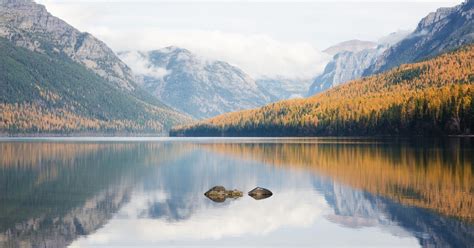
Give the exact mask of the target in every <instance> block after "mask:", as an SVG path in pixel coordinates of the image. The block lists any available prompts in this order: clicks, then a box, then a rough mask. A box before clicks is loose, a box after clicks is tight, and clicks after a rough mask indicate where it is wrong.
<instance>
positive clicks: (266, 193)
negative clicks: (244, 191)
mask: <svg viewBox="0 0 474 248" xmlns="http://www.w3.org/2000/svg"><path fill="white" fill-rule="evenodd" d="M248 194H249V196H251V197H252V198H254V199H255V200H262V199H266V198H268V197H270V196H272V195H273V193H272V192H271V191H270V190H268V189H265V188H261V187H257V188H255V189H252V190H251V191H250V192H249V193H248Z"/></svg>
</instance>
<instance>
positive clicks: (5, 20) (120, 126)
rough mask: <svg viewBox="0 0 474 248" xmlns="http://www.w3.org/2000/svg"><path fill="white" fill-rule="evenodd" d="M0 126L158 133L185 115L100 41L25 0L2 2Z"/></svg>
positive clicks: (13, 130) (10, 130)
mask: <svg viewBox="0 0 474 248" xmlns="http://www.w3.org/2000/svg"><path fill="white" fill-rule="evenodd" d="M0 47H1V49H0V68H1V70H0V71H1V73H0V83H1V85H2V91H1V92H0V112H1V113H2V115H1V118H0V119H1V120H2V121H0V133H2V134H18V133H62V134H64V133H75V134H77V133H90V132H101V133H155V134H157V133H162V132H164V131H166V130H167V129H169V128H170V127H171V126H173V125H176V124H179V123H183V122H184V121H187V120H189V117H187V116H185V115H183V114H180V113H178V112H176V111H175V110H173V109H171V108H169V107H168V106H166V105H164V104H163V103H161V102H160V101H158V100H156V99H155V98H154V97H152V96H151V95H150V94H148V93H147V92H146V91H144V90H143V89H141V88H140V87H138V85H137V84H136V83H135V82H134V79H133V75H132V72H131V70H130V68H129V67H128V66H127V65H125V64H124V63H123V62H122V61H121V60H120V59H119V58H118V57H117V56H116V55H115V54H114V53H113V52H112V50H111V49H110V48H108V47H107V46H106V45H105V44H104V43H103V42H101V41H99V40H98V39H96V38H94V37H93V36H92V35H90V34H88V33H81V32H79V31H78V30H76V29H75V28H73V27H72V26H70V25H68V24H67V23H65V22H64V21H62V20H60V19H58V18H56V17H54V16H52V15H51V14H50V13H48V12H47V11H46V9H45V7H44V6H42V5H39V4H36V3H34V2H33V1H26V0H2V1H1V2H0Z"/></svg>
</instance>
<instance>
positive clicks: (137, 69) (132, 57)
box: [119, 51, 170, 79]
mask: <svg viewBox="0 0 474 248" xmlns="http://www.w3.org/2000/svg"><path fill="white" fill-rule="evenodd" d="M119 56H120V58H121V59H122V61H123V62H125V64H127V65H128V66H129V67H130V68H131V69H132V71H133V72H134V73H135V74H137V75H144V76H149V77H154V78H157V79H163V77H164V76H166V75H168V74H170V71H169V70H167V69H166V68H161V67H153V66H152V65H150V64H149V63H148V61H149V60H148V58H147V57H146V55H145V54H142V53H139V52H137V51H131V52H126V53H121V54H120V55H119Z"/></svg>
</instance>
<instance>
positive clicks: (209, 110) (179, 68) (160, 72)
mask: <svg viewBox="0 0 474 248" xmlns="http://www.w3.org/2000/svg"><path fill="white" fill-rule="evenodd" d="M119 56H120V57H121V58H122V59H123V60H124V61H125V62H126V63H128V64H129V65H130V66H131V67H132V68H133V69H134V71H136V72H137V74H138V77H139V79H138V81H139V82H140V84H142V85H143V86H144V88H145V89H147V90H148V91H149V92H151V93H152V94H153V95H155V96H156V97H157V98H158V99H160V100H161V101H163V102H164V103H166V104H168V105H170V106H172V107H174V108H176V109H177V110H180V111H182V112H184V113H187V114H189V115H191V116H193V117H195V118H206V117H212V116H215V115H219V114H222V113H226V112H231V111H237V110H242V109H250V108H255V107H258V106H262V105H264V104H265V103H268V102H269V97H268V96H266V95H264V94H263V93H262V92H261V91H260V90H259V87H258V85H257V84H256V83H255V81H254V80H253V79H252V78H251V77H250V76H249V75H247V74H245V73H244V72H243V71H242V70H240V69H239V68H237V67H235V66H232V65H230V64H228V63H226V62H223V61H212V60H206V59H203V58H200V57H198V56H196V55H195V54H193V53H191V52H190V51H188V50H186V49H183V48H178V47H166V48H163V49H159V50H154V51H148V52H136V51H132V52H122V53H119Z"/></svg>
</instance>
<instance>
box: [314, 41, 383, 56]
mask: <svg viewBox="0 0 474 248" xmlns="http://www.w3.org/2000/svg"><path fill="white" fill-rule="evenodd" d="M377 45H378V44H377V43H375V42H372V41H362V40H348V41H344V42H341V43H339V44H336V45H334V46H331V47H328V48H326V49H325V50H324V51H323V52H325V53H327V54H330V55H333V56H334V55H336V54H338V53H340V52H360V51H363V50H366V49H373V48H376V47H377Z"/></svg>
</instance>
